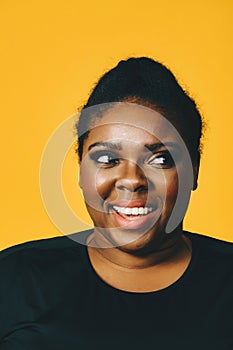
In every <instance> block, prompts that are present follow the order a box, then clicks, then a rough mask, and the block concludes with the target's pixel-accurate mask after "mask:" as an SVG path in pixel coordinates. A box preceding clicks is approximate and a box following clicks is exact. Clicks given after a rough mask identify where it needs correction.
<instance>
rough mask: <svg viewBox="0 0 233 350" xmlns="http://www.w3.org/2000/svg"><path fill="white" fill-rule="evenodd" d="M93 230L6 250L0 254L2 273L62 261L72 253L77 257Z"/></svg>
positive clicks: (27, 243) (19, 245)
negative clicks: (30, 265)
mask: <svg viewBox="0 0 233 350" xmlns="http://www.w3.org/2000/svg"><path fill="white" fill-rule="evenodd" d="M91 232H92V230H88V231H83V232H78V233H73V234H70V235H67V236H59V237H54V238H47V239H41V240H35V241H30V242H26V243H22V244H18V245H16V246H13V247H10V248H7V249H4V250H2V251H1V252H0V273H1V274H2V273H3V272H4V271H7V269H8V270H10V269H11V268H15V269H16V270H17V269H18V268H19V265H20V266H21V267H22V265H25V264H26V265H28V264H30V263H32V262H36V261H37V262H38V263H39V262H40V261H41V262H44V263H48V262H52V261H53V260H54V261H56V260H61V257H62V256H66V257H68V256H69V257H71V256H72V252H74V253H75V256H76V257H77V256H78V255H79V254H81V251H82V249H83V247H84V245H85V242H86V239H87V237H88V235H89V234H90V233H91Z"/></svg>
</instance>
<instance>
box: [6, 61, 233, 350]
mask: <svg viewBox="0 0 233 350" xmlns="http://www.w3.org/2000/svg"><path fill="white" fill-rule="evenodd" d="M77 130H78V141H79V142H78V156H79V159H80V186H81V188H82V190H83V194H84V198H85V202H86V205H87V209H88V211H89V214H90V216H91V218H92V220H93V223H94V229H93V230H90V231H85V232H82V233H77V234H74V235H71V236H69V237H68V238H67V237H62V238H61V237H59V238H53V239H48V240H42V241H37V242H31V243H26V244H22V245H20V246H18V247H13V248H10V249H7V250H6V251H3V252H2V253H1V263H0V271H1V281H2V283H1V292H0V300H1V315H0V320H1V323H0V339H1V342H0V349H1V350H6V349H10V350H14V349H45V348H46V349H69V350H73V349H85V350H86V349H142V348H143V349H144V348H145V349H170V348H171V347H172V348H173V349H197V348H199V349H221V350H224V349H232V348H233V324H232V315H233V300H232V299H233V278H232V268H233V259H232V258H233V249H232V245H231V244H230V243H226V242H220V241H218V240H215V239H212V238H207V237H204V236H201V235H195V234H192V233H188V232H185V231H183V229H182V219H183V216H184V213H185V210H186V208H187V205H188V201H189V197H190V193H191V191H192V190H195V189H196V187H197V177H198V168H199V159H200V138H201V133H202V121H201V116H200V114H199V112H198V110H197V108H196V105H195V103H194V101H193V100H192V99H191V98H190V97H189V96H188V95H187V94H186V93H185V92H184V91H183V89H182V88H181V87H180V86H179V84H178V83H177V81H176V79H175V77H174V76H173V75H172V73H171V72H170V71H169V70H168V69H167V68H166V67H164V66H163V65H161V64H160V63H158V62H155V61H153V60H152V59H149V58H131V59H128V60H127V61H121V62H120V63H119V64H118V65H117V66H116V67H115V68H113V69H112V70H110V71H109V72H107V73H106V74H105V75H104V76H103V77H102V78H101V79H100V80H99V82H98V83H97V85H96V87H95V88H94V90H93V91H92V93H91V95H90V97H89V99H88V101H87V104H86V105H85V106H84V108H83V109H82V111H81V115H80V119H79V121H78V123H77ZM69 238H71V239H69ZM80 243H82V244H80Z"/></svg>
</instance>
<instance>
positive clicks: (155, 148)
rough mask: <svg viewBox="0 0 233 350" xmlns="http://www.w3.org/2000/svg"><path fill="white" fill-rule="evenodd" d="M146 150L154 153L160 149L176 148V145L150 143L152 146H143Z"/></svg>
mask: <svg viewBox="0 0 233 350" xmlns="http://www.w3.org/2000/svg"><path fill="white" fill-rule="evenodd" d="M144 147H145V148H146V150H149V151H151V152H154V151H156V150H157V149H160V148H162V147H166V148H169V147H171V148H177V147H178V144H177V143H176V142H165V143H152V144H146V145H145V146H144Z"/></svg>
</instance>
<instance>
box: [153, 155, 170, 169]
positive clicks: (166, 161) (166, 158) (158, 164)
mask: <svg viewBox="0 0 233 350" xmlns="http://www.w3.org/2000/svg"><path fill="white" fill-rule="evenodd" d="M148 164H149V165H152V166H153V167H155V168H163V169H169V168H172V167H173V166H174V165H175V164H174V160H173V159H172V156H171V155H170V153H169V152H162V153H157V154H154V155H153V156H152V157H150V158H149V160H148Z"/></svg>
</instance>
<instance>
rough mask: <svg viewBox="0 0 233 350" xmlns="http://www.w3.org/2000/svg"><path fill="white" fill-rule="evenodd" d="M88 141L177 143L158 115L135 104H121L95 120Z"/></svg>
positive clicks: (165, 121)
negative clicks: (115, 140)
mask: <svg viewBox="0 0 233 350" xmlns="http://www.w3.org/2000/svg"><path fill="white" fill-rule="evenodd" d="M89 138H92V139H93V138H95V139H96V138H100V139H102V141H103V140H107V139H108V140H114V139H122V140H125V141H134V142H136V143H142V142H144V143H153V142H156V141H157V140H159V141H160V142H165V141H169V140H173V141H174V140H176V141H178V139H179V138H180V136H179V134H178V132H177V130H176V129H175V128H174V126H173V125H172V124H171V123H170V122H169V121H168V120H167V119H166V118H165V117H164V116H162V115H161V114H160V113H158V112H156V111H154V110H152V109H150V108H148V107H144V106H141V105H137V104H134V103H128V102H126V103H125V102H120V103H117V104H116V105H114V107H113V108H110V109H108V110H107V111H105V113H104V114H103V115H102V116H101V117H100V118H96V119H95V120H94V123H93V125H92V129H91V130H90V133H89V136H88V139H89ZM89 140H90V139H89Z"/></svg>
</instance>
